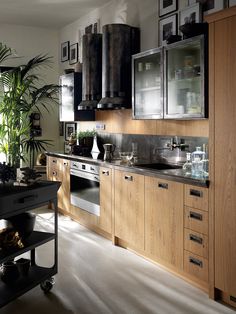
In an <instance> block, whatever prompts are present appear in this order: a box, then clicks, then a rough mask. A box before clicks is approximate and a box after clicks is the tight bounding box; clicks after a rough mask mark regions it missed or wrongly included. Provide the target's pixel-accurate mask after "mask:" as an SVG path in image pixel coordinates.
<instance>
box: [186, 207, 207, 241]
mask: <svg viewBox="0 0 236 314" xmlns="http://www.w3.org/2000/svg"><path fill="white" fill-rule="evenodd" d="M184 227H185V228H188V229H191V230H194V231H197V232H200V233H203V234H206V235H208V212H205V211H202V210H199V209H196V208H190V207H185V209H184Z"/></svg>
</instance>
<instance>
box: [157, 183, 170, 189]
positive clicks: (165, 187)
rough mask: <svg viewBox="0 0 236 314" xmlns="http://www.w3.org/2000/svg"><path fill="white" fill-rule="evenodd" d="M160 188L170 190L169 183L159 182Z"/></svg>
mask: <svg viewBox="0 0 236 314" xmlns="http://www.w3.org/2000/svg"><path fill="white" fill-rule="evenodd" d="M158 187H159V188H160V189H166V190H168V183H163V182H158Z"/></svg>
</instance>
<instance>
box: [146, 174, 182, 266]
mask: <svg viewBox="0 0 236 314" xmlns="http://www.w3.org/2000/svg"><path fill="white" fill-rule="evenodd" d="M183 193H184V185H183V184H182V183H177V182H173V181H167V180H163V179H159V178H154V177H148V176H146V177H145V251H146V252H147V253H149V254H151V255H153V256H154V257H157V258H158V259H160V260H161V261H163V262H165V263H168V264H171V265H173V266H175V267H177V268H179V269H183Z"/></svg>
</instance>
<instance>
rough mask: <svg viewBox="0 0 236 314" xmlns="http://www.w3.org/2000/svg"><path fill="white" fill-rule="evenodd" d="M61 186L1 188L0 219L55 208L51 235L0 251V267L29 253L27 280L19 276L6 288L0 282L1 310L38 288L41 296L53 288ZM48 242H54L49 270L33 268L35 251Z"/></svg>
mask: <svg viewBox="0 0 236 314" xmlns="http://www.w3.org/2000/svg"><path fill="white" fill-rule="evenodd" d="M59 187H60V182H49V181H41V182H38V183H36V184H35V185H33V186H30V187H23V186H10V185H6V186H4V185H2V186H0V208H1V212H0V219H7V218H9V217H12V216H15V215H18V214H21V213H23V212H26V211H30V210H32V209H35V208H38V207H40V206H42V205H45V204H48V203H49V202H51V203H52V204H53V205H54V206H53V207H54V210H55V215H54V231H53V232H41V231H33V233H32V234H31V235H30V236H29V237H28V238H27V239H25V240H24V241H23V240H22V241H23V244H24V247H23V248H9V249H2V250H1V251H0V263H1V264H2V263H4V262H7V261H12V260H13V259H14V258H15V257H17V256H19V255H21V254H23V253H25V252H28V251H30V268H29V273H28V274H27V276H20V277H19V278H17V279H16V280H15V281H14V284H5V283H3V282H1V280H0V308H1V307H3V306H4V305H6V304H7V303H9V302H10V301H12V300H14V299H15V298H17V297H19V296H21V295H22V294H24V293H25V292H27V291H28V290H30V289H32V288H34V287H35V286H37V285H38V284H40V286H41V288H42V290H43V291H44V292H48V291H49V290H50V289H51V288H52V285H53V278H52V276H54V275H55V274H56V273H57V265H58V261H57V260H58V248H57V247H58V240H57V229H58V228H57V227H58V222H57V191H58V189H59ZM49 241H54V264H53V266H52V267H48V268H47V267H41V266H38V265H37V264H36V258H35V249H36V248H37V247H39V246H41V245H43V244H45V243H47V242H49Z"/></svg>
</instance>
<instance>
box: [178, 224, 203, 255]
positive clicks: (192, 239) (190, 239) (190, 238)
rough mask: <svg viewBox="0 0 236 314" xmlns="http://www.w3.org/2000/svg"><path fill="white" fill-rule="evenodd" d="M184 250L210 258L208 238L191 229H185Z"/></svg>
mask: <svg viewBox="0 0 236 314" xmlns="http://www.w3.org/2000/svg"><path fill="white" fill-rule="evenodd" d="M184 249H185V250H187V251H190V252H193V253H195V254H197V255H200V256H202V257H205V258H208V237H207V236H206V235H204V234H202V233H198V232H195V231H193V230H190V229H186V228H185V229H184Z"/></svg>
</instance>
